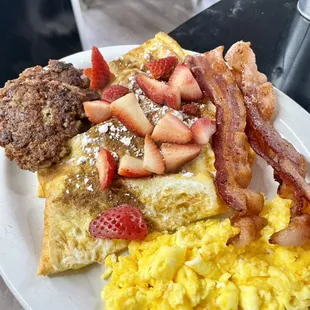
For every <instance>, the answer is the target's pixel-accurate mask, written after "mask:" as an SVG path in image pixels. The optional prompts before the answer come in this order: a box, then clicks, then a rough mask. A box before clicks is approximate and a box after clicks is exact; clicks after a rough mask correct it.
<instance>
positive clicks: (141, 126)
mask: <svg viewBox="0 0 310 310" xmlns="http://www.w3.org/2000/svg"><path fill="white" fill-rule="evenodd" d="M110 107H111V112H112V114H113V115H114V116H115V117H116V118H117V119H118V120H119V121H120V122H122V123H123V124H124V125H125V126H126V127H127V129H129V130H130V131H132V132H133V133H135V134H136V135H138V136H141V137H144V136H145V135H149V134H151V133H152V131H153V125H152V124H151V123H150V122H149V120H148V119H147V118H146V116H145V115H144V113H143V110H142V109H141V107H140V105H139V102H138V101H137V98H136V96H135V95H134V94H133V93H129V94H127V95H125V96H123V97H121V98H119V99H117V100H115V101H113V102H112V103H111V105H110Z"/></svg>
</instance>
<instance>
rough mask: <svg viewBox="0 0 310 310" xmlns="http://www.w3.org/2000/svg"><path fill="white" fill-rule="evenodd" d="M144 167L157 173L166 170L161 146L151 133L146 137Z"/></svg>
mask: <svg viewBox="0 0 310 310" xmlns="http://www.w3.org/2000/svg"><path fill="white" fill-rule="evenodd" d="M143 168H144V169H145V170H147V171H150V172H152V173H156V174H163V173H164V172H165V162H164V159H163V156H162V155H161V153H160V151H159V148H158V147H157V145H156V144H155V143H154V141H153V140H152V139H151V137H150V136H149V135H146V136H145V139H144V157H143Z"/></svg>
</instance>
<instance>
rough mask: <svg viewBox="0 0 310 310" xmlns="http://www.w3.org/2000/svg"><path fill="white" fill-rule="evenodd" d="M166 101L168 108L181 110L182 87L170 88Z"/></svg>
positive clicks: (166, 94)
mask: <svg viewBox="0 0 310 310" xmlns="http://www.w3.org/2000/svg"><path fill="white" fill-rule="evenodd" d="M165 101H166V104H167V106H168V107H170V108H171V109H175V110H180V109H181V92H180V87H175V86H169V87H168V88H167V90H166V92H165Z"/></svg>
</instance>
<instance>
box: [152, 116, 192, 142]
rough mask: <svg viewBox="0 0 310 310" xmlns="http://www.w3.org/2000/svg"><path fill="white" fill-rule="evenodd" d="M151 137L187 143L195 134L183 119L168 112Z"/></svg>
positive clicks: (162, 140) (158, 139) (161, 140)
mask: <svg viewBox="0 0 310 310" xmlns="http://www.w3.org/2000/svg"><path fill="white" fill-rule="evenodd" d="M151 137H152V139H153V140H155V141H157V142H171V143H178V144H186V143H188V142H190V141H191V140H192V138H193V135H192V132H191V130H190V129H189V128H188V127H187V126H186V125H185V124H184V123H183V122H182V121H180V120H179V119H178V118H177V117H175V116H174V115H172V114H170V113H168V114H166V115H165V116H164V117H163V118H161V119H160V120H159V121H158V123H157V125H156V126H155V128H154V131H153V133H152V136H151Z"/></svg>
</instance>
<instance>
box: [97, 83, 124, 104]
mask: <svg viewBox="0 0 310 310" xmlns="http://www.w3.org/2000/svg"><path fill="white" fill-rule="evenodd" d="M128 93H129V89H128V88H127V87H125V86H123V85H111V86H109V87H108V88H107V89H105V90H104V91H103V93H102V95H101V100H103V101H106V102H109V103H111V102H113V101H115V100H117V99H119V98H121V97H123V96H125V95H127V94H128Z"/></svg>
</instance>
